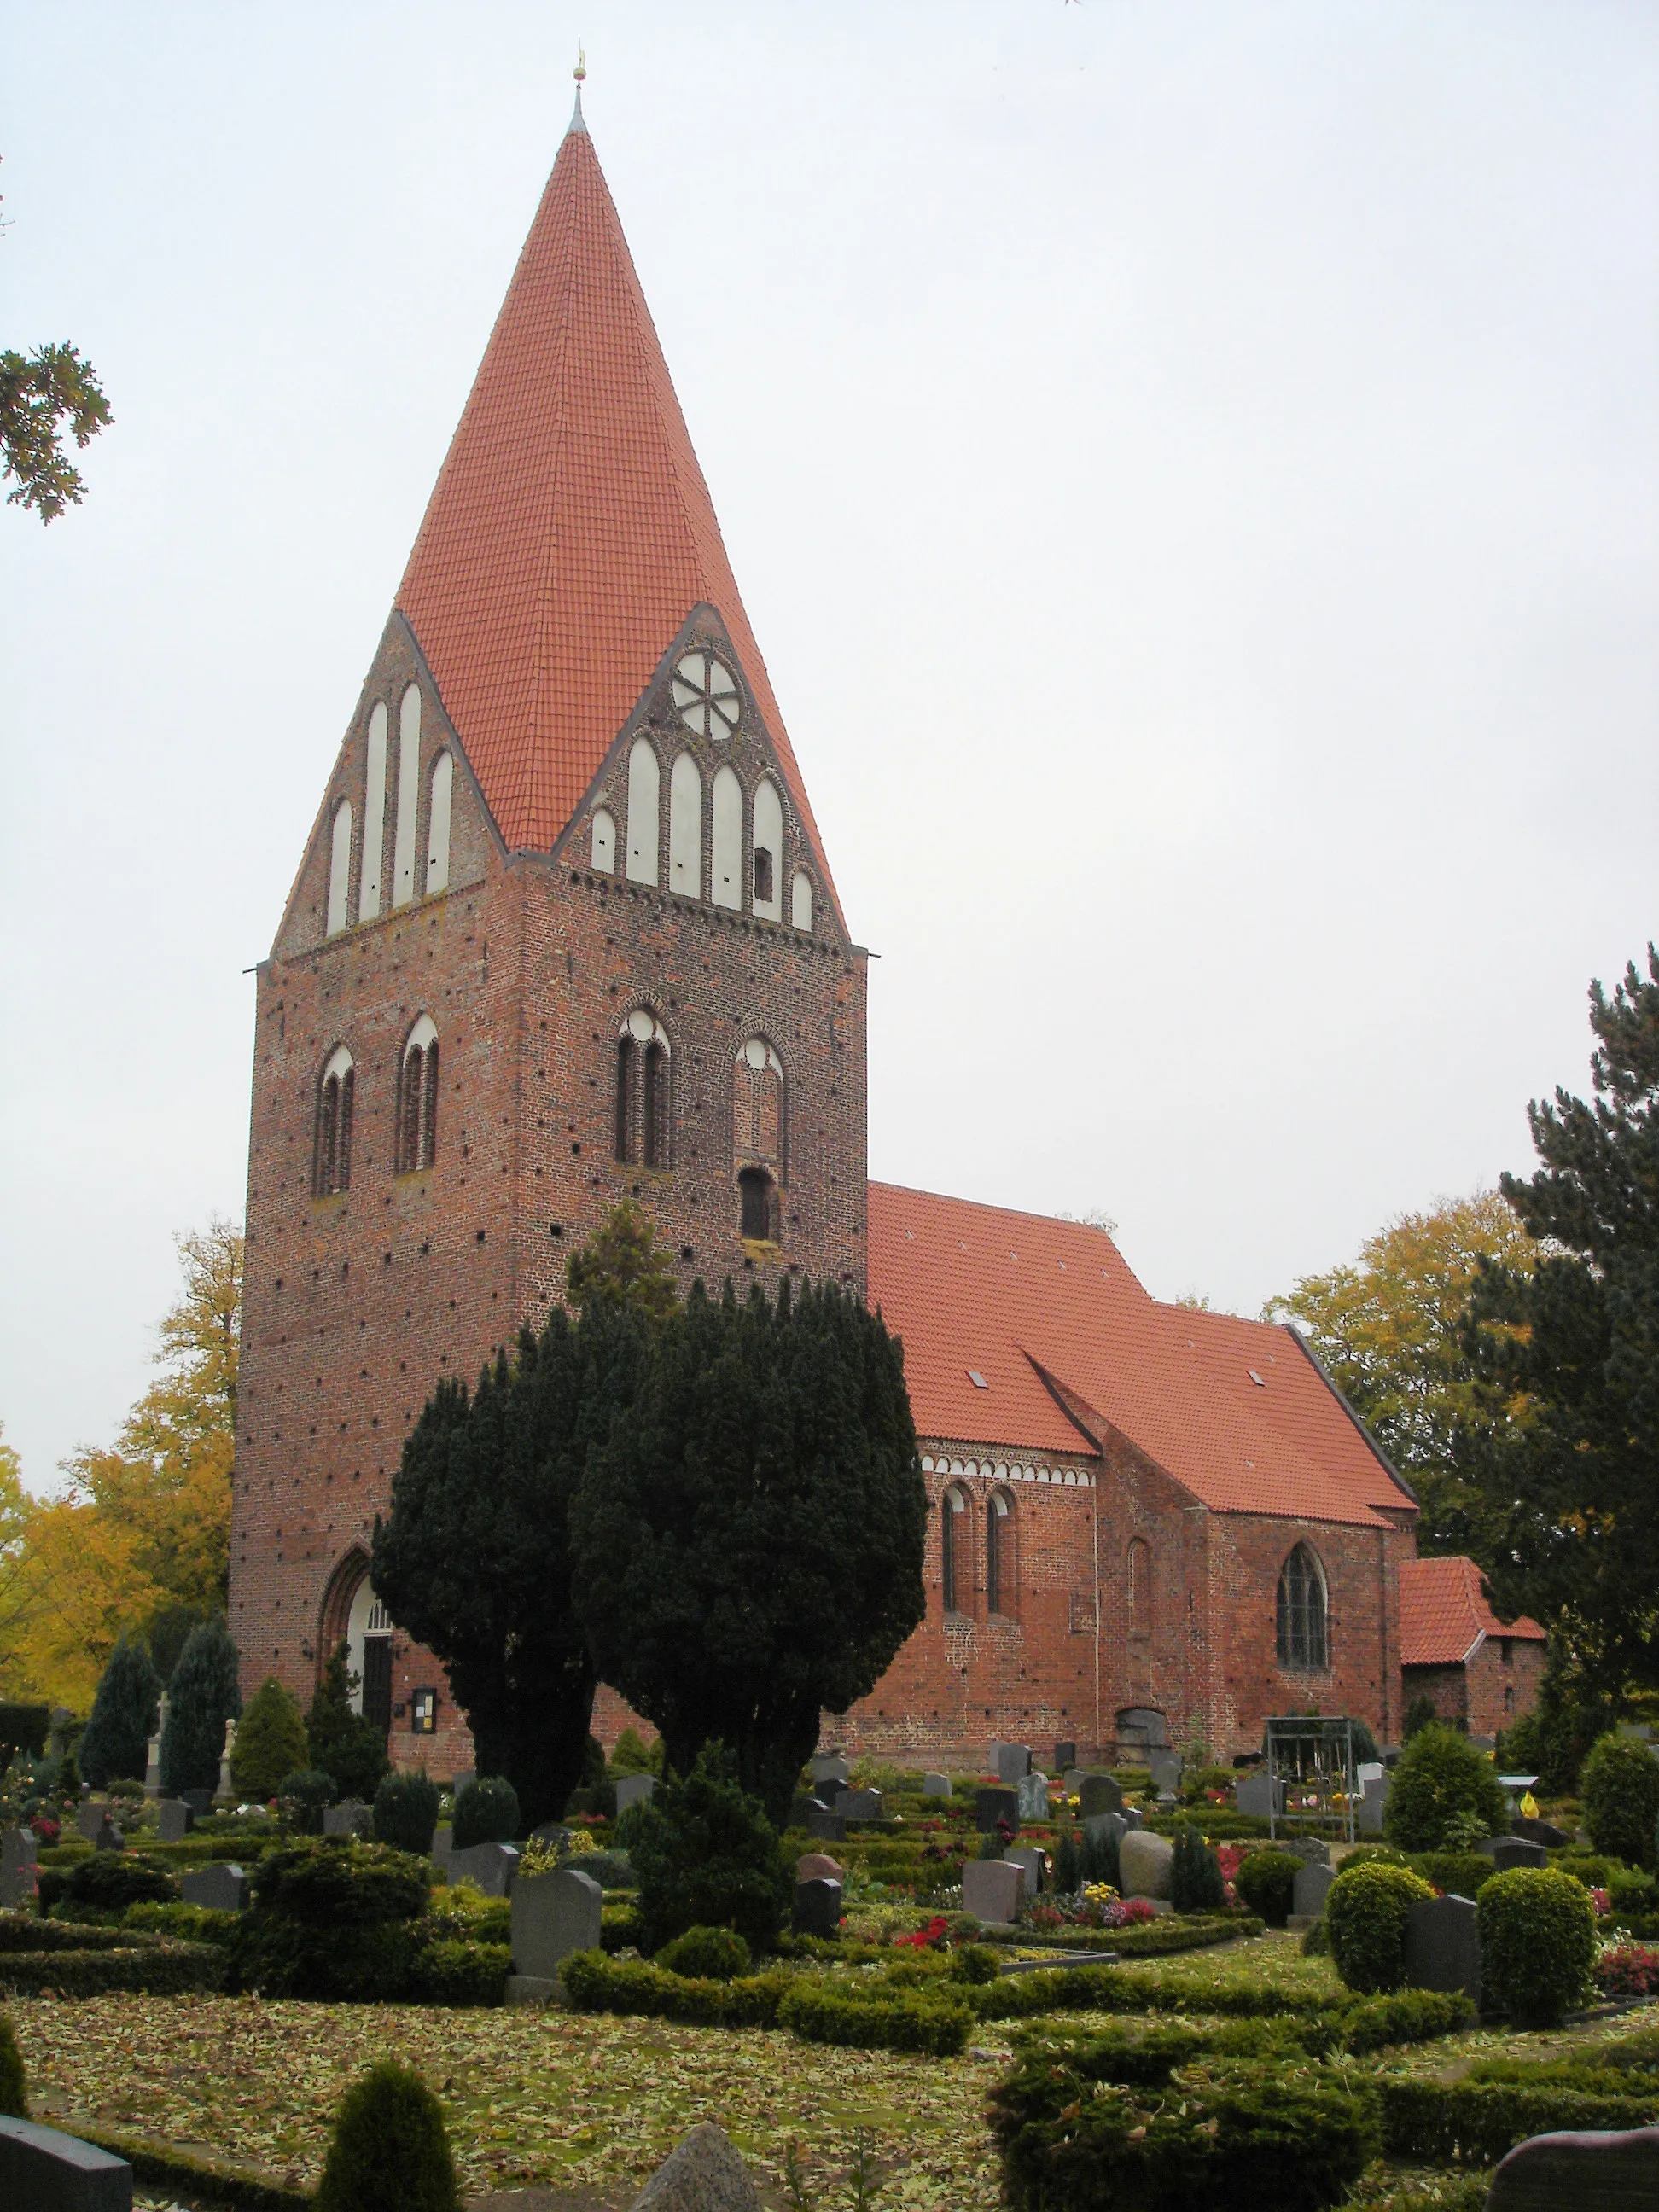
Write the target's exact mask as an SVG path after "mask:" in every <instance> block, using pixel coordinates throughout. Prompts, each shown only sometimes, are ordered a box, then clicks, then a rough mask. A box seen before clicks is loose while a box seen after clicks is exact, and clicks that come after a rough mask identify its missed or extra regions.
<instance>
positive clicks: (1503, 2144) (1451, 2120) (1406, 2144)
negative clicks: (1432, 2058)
mask: <svg viewBox="0 0 1659 2212" xmlns="http://www.w3.org/2000/svg"><path fill="white" fill-rule="evenodd" d="M1587 2070H1588V2069H1587ZM1377 2086H1378V2093H1379V2095H1380V2097H1381V2100H1382V2110H1383V2150H1384V2152H1385V2153H1386V2154H1387V2155H1388V2156H1389V2158H1396V2159H1404V2160H1413V2161H1420V2162H1421V2163H1423V2164H1424V2165H1428V2166H1450V2165H1452V2164H1454V2163H1455V2162H1461V2163H1462V2164H1463V2165H1465V2166H1492V2165H1495V2164H1496V2163H1497V2161H1498V2160H1499V2159H1500V2158H1502V2157H1503V2156H1504V2154H1505V2152H1507V2151H1510V2150H1513V2149H1514V2148H1515V2146H1516V2143H1518V2142H1525V2141H1526V2139H1527V2137H1528V2136H1541V2135H1553V2134H1555V2133H1557V2132H1559V2131H1560V2130H1581V2129H1587V2128H1641V2127H1648V2126H1650V2125H1651V2124H1653V2122H1654V2120H1655V2118H1656V2117H1659V2097H1654V2096H1631V2095H1621V2094H1620V2093H1618V2092H1616V2091H1602V2090H1598V2089H1597V2088H1595V2087H1594V2086H1593V2085H1591V2084H1587V2085H1586V2086H1585V2087H1583V2088H1579V2087H1574V2086H1573V2085H1572V2084H1571V2083H1569V2082H1565V2081H1553V2082H1549V2083H1543V2082H1541V2083H1539V2084H1537V2085H1536V2086H1534V2085H1533V2084H1531V2083H1528V2082H1522V2081H1477V2080H1466V2081H1425V2080H1422V2079H1421V2078H1420V2077H1419V2078H1416V2079H1413V2078H1409V2077H1398V2078H1387V2077H1385V2078H1384V2079H1383V2081H1381V2082H1379V2084H1378V2085H1377Z"/></svg>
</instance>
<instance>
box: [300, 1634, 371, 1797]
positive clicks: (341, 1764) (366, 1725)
mask: <svg viewBox="0 0 1659 2212" xmlns="http://www.w3.org/2000/svg"><path fill="white" fill-rule="evenodd" d="M349 1656H350V1655H349V1647H348V1646H347V1645H346V1644H345V1643H344V1642H343V1641H342V1642H341V1643H340V1644H337V1645H336V1647H335V1649H334V1650H333V1651H331V1653H330V1655H329V1657H328V1659H327V1662H326V1663H325V1666H324V1668H323V1672H322V1679H321V1680H319V1683H318V1685H317V1688H316V1692H315V1694H314V1695H313V1698H312V1700H311V1711H309V1712H308V1713H307V1716H306V1738H307V1741H308V1742H309V1744H310V1746H311V1763H312V1765H313V1766H315V1767H319V1768H320V1769H321V1771H323V1772H324V1773H325V1774H327V1775H330V1776H331V1777H332V1778H333V1782H334V1786H335V1788H336V1789H337V1790H338V1791H339V1793H340V1796H342V1798H346V1797H356V1798H357V1799H359V1800H360V1801H361V1802H362V1803H363V1804H366V1805H368V1804H373V1802H374V1793H375V1791H376V1790H378V1789H379V1788H380V1778H381V1776H382V1775H383V1774H384V1773H385V1772H386V1768H387V1766H388V1765H390V1764H391V1762H390V1760H389V1759H387V1758H386V1738H385V1736H384V1735H382V1734H381V1732H380V1729H377V1728H376V1727H375V1725H374V1722H373V1721H371V1720H368V1719H367V1718H366V1717H364V1716H363V1715H362V1713H356V1712H353V1711H352V1710H351V1694H352V1692H353V1691H354V1690H355V1689H356V1686H357V1682H356V1677H355V1676H353V1675H352V1674H350V1672H349V1667H348V1661H349Z"/></svg>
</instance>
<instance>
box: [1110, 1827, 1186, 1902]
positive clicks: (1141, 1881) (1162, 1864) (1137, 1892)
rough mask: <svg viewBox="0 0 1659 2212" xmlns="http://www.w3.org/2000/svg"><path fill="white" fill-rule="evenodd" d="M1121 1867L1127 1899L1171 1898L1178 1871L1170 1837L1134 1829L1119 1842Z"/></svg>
mask: <svg viewBox="0 0 1659 2212" xmlns="http://www.w3.org/2000/svg"><path fill="white" fill-rule="evenodd" d="M1117 1863H1118V1865H1119V1867H1120V1868H1121V1869H1122V1874H1123V1894H1124V1896H1125V1897H1167V1896H1168V1895H1169V1894H1170V1875H1171V1873H1172V1872H1173V1870H1174V1867H1175V1845H1174V1844H1172V1843H1171V1842H1170V1839H1169V1838H1168V1837H1167V1836H1155V1835H1153V1834H1152V1832H1151V1831H1150V1830H1149V1829H1146V1828H1130V1829H1127V1830H1126V1831H1125V1832H1124V1834H1123V1835H1122V1836H1121V1838H1119V1841H1118V1846H1117Z"/></svg>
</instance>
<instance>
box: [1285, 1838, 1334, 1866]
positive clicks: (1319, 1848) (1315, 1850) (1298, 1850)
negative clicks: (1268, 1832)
mask: <svg viewBox="0 0 1659 2212" xmlns="http://www.w3.org/2000/svg"><path fill="white" fill-rule="evenodd" d="M1273 1849H1274V1850H1279V1851H1290V1852H1291V1853H1292V1854H1293V1855H1294V1856H1295V1857H1297V1858H1299V1859H1305V1860H1306V1861H1307V1863H1308V1864H1309V1865H1310V1866H1328V1865H1329V1864H1330V1863H1331V1847H1330V1845H1329V1844H1328V1843H1327V1842H1326V1841H1325V1838H1323V1837H1322V1836H1281V1837H1280V1838H1279V1841H1278V1842H1277V1843H1276V1844H1274V1846H1273Z"/></svg>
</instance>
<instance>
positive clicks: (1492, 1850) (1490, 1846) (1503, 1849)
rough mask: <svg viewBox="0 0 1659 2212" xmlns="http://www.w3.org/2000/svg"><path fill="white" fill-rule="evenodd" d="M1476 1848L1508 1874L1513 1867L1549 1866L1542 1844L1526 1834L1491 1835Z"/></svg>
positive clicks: (1502, 1872) (1499, 1871)
mask: <svg viewBox="0 0 1659 2212" xmlns="http://www.w3.org/2000/svg"><path fill="white" fill-rule="evenodd" d="M1475 1849H1476V1850H1478V1851H1479V1852H1480V1856H1481V1857H1483V1858H1489V1859H1490V1860H1491V1861H1492V1864H1493V1865H1494V1866H1495V1867H1496V1868H1497V1869H1498V1873H1499V1874H1508V1873H1509V1871H1510V1869H1511V1868H1512V1867H1547V1865H1548V1864H1549V1863H1550V1855H1549V1853H1548V1852H1547V1850H1545V1848H1544V1846H1543V1845H1542V1844H1534V1843H1529V1842H1528V1839H1527V1838H1526V1837H1525V1836H1489V1837H1488V1838H1486V1842H1485V1843H1483V1844H1476V1845H1475Z"/></svg>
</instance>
